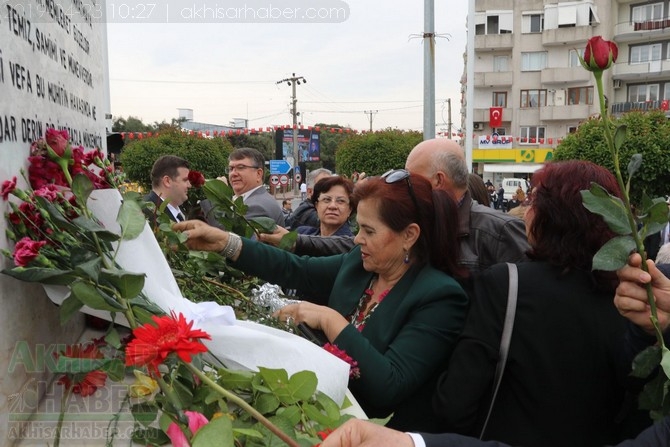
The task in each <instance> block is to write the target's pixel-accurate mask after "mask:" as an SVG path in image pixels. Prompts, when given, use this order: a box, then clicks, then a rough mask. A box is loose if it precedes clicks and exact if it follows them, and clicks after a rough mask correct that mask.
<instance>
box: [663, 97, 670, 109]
mask: <svg viewBox="0 0 670 447" xmlns="http://www.w3.org/2000/svg"><path fill="white" fill-rule="evenodd" d="M668 103H670V101H668V100H667V99H664V100H663V101H661V110H668V105H669V104H668Z"/></svg>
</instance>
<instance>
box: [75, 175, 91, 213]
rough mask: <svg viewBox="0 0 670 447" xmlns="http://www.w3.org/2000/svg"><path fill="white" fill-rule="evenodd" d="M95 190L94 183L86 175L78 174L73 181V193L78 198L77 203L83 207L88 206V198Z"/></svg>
mask: <svg viewBox="0 0 670 447" xmlns="http://www.w3.org/2000/svg"><path fill="white" fill-rule="evenodd" d="M94 189H95V186H94V185H93V182H92V181H91V179H90V178H88V177H87V176H85V175H84V174H77V175H75V176H74V178H73V179H72V193H73V194H74V195H75V197H76V198H77V203H79V205H80V206H82V207H85V206H86V202H87V201H88V197H89V196H90V195H91V193H92V192H93V190H94Z"/></svg>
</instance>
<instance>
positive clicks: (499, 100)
mask: <svg viewBox="0 0 670 447" xmlns="http://www.w3.org/2000/svg"><path fill="white" fill-rule="evenodd" d="M493 107H507V92H493Z"/></svg>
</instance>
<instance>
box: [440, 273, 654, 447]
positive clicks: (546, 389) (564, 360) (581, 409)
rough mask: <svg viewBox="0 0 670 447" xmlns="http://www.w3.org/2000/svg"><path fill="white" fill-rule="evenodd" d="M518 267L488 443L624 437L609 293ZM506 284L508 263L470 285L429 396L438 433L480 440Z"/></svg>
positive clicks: (581, 278)
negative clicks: (464, 314)
mask: <svg viewBox="0 0 670 447" xmlns="http://www.w3.org/2000/svg"><path fill="white" fill-rule="evenodd" d="M518 267H519V292H518V298H517V300H518V301H517V312H516V318H515V322H514V331H513V333H512V339H511V342H510V348H509V354H508V359H507V366H506V368H505V373H504V375H503V379H502V382H501V385H500V389H499V391H498V396H497V398H496V402H495V406H494V408H493V412H492V414H491V419H490V421H489V425H488V427H487V431H486V435H485V439H496V440H498V441H502V442H506V443H509V444H511V445H520V446H524V447H540V446H541V447H552V446H556V447H565V446H570V447H580V446H583V447H593V446H601V445H605V444H612V443H616V442H618V441H621V440H622V439H625V438H624V437H623V436H622V435H621V430H622V426H621V425H619V424H618V423H617V421H616V419H617V416H618V413H619V411H620V410H621V408H622V404H623V402H624V396H625V393H626V386H627V383H626V381H625V377H626V376H627V374H628V372H629V371H630V362H626V361H625V359H624V358H623V355H622V351H623V346H624V334H625V330H626V324H625V322H626V320H625V319H624V318H623V317H622V316H621V315H619V313H618V312H617V310H616V308H615V307H614V306H613V305H612V297H613V292H606V291H597V290H596V289H595V288H594V286H593V282H592V278H591V276H590V273H589V272H583V271H572V272H570V273H568V274H565V275H561V272H560V270H559V269H557V268H555V267H552V266H550V265H549V264H547V263H545V262H523V263H520V264H518ZM508 283H509V277H508V271H507V266H506V265H505V264H499V265H496V266H493V267H492V268H491V269H489V270H487V271H485V272H484V273H483V274H482V275H481V276H480V277H479V278H477V280H476V282H475V295H474V296H473V297H472V302H471V303H472V304H471V307H470V310H469V313H468V318H467V321H466V324H465V328H464V330H463V334H462V336H461V338H460V340H459V341H458V344H457V346H456V349H455V350H454V354H453V356H452V357H451V360H450V363H449V368H448V370H447V372H446V373H445V374H444V375H443V376H442V377H441V378H440V383H439V386H438V389H437V393H436V396H435V408H436V411H437V412H438V413H439V414H440V415H442V416H443V417H444V419H445V424H444V425H443V426H442V431H444V432H456V433H461V434H464V435H468V436H479V431H480V429H481V426H482V423H483V421H484V419H485V416H486V413H487V411H488V408H489V405H490V400H491V392H492V391H491V389H492V383H493V379H494V375H495V369H496V363H497V360H498V352H499V349H500V337H501V334H502V327H503V321H504V315H505V307H506V305H507V290H508ZM647 425H649V422H648V421H647V422H646V424H645V425H639V426H637V427H636V429H637V430H636V431H635V429H632V430H631V431H634V433H635V434H637V433H639V432H640V431H641V430H642V429H643V428H644V427H646V426H647ZM626 428H628V427H626Z"/></svg>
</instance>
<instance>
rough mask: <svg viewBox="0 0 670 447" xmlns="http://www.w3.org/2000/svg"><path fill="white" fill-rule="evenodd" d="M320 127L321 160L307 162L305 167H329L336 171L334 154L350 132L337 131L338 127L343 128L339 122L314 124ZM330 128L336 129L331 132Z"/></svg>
mask: <svg viewBox="0 0 670 447" xmlns="http://www.w3.org/2000/svg"><path fill="white" fill-rule="evenodd" d="M315 126H316V127H319V128H320V129H321V131H320V136H319V138H320V151H321V157H320V158H321V160H320V161H319V162H308V163H307V169H309V170H313V169H317V168H320V167H324V168H327V169H330V170H331V171H337V169H336V160H335V154H336V153H337V149H338V148H339V147H340V145H341V144H342V143H343V142H344V141H345V140H347V139H348V138H349V137H351V136H352V135H354V134H352V133H345V132H344V131H343V133H339V131H338V130H339V129H344V127H343V126H340V125H339V124H324V123H319V124H316V125H315ZM330 129H336V130H335V132H331V131H330ZM343 174H347V175H350V174H351V172H343Z"/></svg>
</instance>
